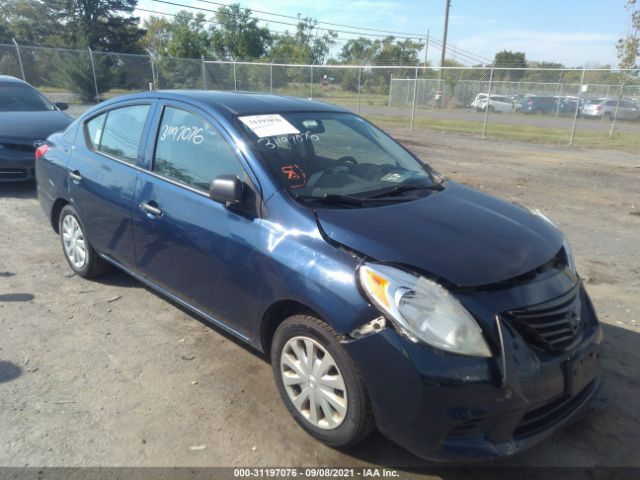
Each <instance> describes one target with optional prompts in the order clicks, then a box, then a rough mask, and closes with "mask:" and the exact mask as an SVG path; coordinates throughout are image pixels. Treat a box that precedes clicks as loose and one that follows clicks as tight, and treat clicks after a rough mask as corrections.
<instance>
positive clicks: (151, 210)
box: [140, 202, 162, 217]
mask: <svg viewBox="0 0 640 480" xmlns="http://www.w3.org/2000/svg"><path fill="white" fill-rule="evenodd" d="M140 208H141V209H142V210H143V211H144V212H145V213H147V216H152V217H161V216H162V210H160V209H159V208H158V207H157V205H156V203H155V202H149V203H146V202H142V203H141V204H140Z"/></svg>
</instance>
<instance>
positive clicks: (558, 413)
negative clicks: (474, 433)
mask: <svg viewBox="0 0 640 480" xmlns="http://www.w3.org/2000/svg"><path fill="white" fill-rule="evenodd" d="M596 383H597V382H596V381H595V380H594V381H592V382H591V383H590V384H589V385H587V386H586V387H585V388H584V389H582V391H581V392H580V393H578V394H577V395H576V396H574V397H569V396H563V397H560V398H558V399H557V400H553V401H551V402H549V403H546V404H545V405H542V406H541V407H537V408H534V409H533V410H529V411H528V412H527V413H525V414H524V416H523V417H522V420H521V421H520V423H519V424H518V427H517V428H516V429H515V431H514V433H513V436H514V438H515V439H516V440H519V439H521V438H525V437H529V436H531V435H535V434H536V433H539V432H542V431H544V430H546V429H548V428H551V427H552V426H553V425H554V424H556V423H558V422H560V421H561V420H563V419H564V418H566V417H567V416H569V415H570V414H571V413H572V412H573V411H574V410H575V409H576V408H578V407H580V405H582V403H584V401H585V400H586V399H587V397H589V395H590V394H591V393H592V391H593V389H594V388H595V387H596Z"/></svg>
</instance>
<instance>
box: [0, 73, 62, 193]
mask: <svg viewBox="0 0 640 480" xmlns="http://www.w3.org/2000/svg"><path fill="white" fill-rule="evenodd" d="M67 108H69V106H68V105H67V104H66V103H55V104H54V103H51V102H50V101H49V100H47V99H46V98H45V97H44V95H42V94H41V93H40V92H38V91H37V90H36V89H35V88H33V87H32V86H31V85H29V84H28V83H27V82H24V81H22V80H20V79H18V78H15V77H10V76H6V75H0V183H2V182H16V181H22V180H32V179H33V177H34V157H35V151H36V149H37V148H38V147H39V146H40V145H43V144H44V143H45V139H46V138H47V137H48V136H49V135H51V134H52V133H56V132H59V131H61V130H64V129H65V128H67V126H69V124H70V123H71V122H72V120H73V119H72V118H71V117H69V116H68V115H66V114H65V113H63V110H66V109H67Z"/></svg>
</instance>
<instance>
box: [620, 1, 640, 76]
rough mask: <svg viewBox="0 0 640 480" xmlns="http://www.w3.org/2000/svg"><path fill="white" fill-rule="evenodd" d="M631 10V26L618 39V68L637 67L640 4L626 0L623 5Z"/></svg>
mask: <svg viewBox="0 0 640 480" xmlns="http://www.w3.org/2000/svg"><path fill="white" fill-rule="evenodd" d="M625 8H626V9H627V10H628V11H629V12H631V28H630V31H629V33H628V34H627V36H626V37H624V38H621V39H620V40H618V43H617V45H616V48H617V50H618V64H619V66H620V68H631V69H638V68H640V65H638V58H639V57H640V4H638V3H637V1H636V0H628V1H627V5H626V7H625Z"/></svg>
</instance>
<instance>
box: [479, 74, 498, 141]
mask: <svg viewBox="0 0 640 480" xmlns="http://www.w3.org/2000/svg"><path fill="white" fill-rule="evenodd" d="M495 66H496V62H493V63H492V64H491V74H490V75H489V91H488V92H487V106H486V107H485V108H484V122H483V123H482V138H483V139H485V138H487V136H486V134H487V119H488V118H489V106H490V105H491V87H492V86H493V69H494V68H495Z"/></svg>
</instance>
